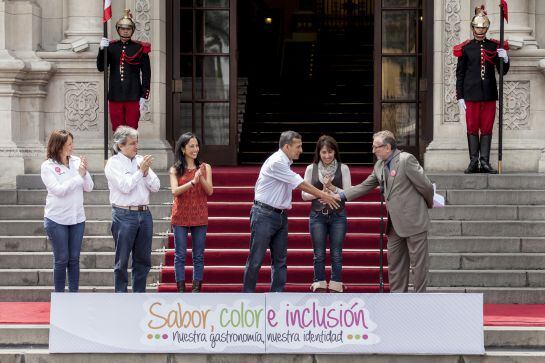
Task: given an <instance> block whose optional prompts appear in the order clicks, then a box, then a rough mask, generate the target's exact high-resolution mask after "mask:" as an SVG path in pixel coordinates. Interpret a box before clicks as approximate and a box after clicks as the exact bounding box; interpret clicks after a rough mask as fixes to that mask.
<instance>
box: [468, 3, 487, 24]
mask: <svg viewBox="0 0 545 363" xmlns="http://www.w3.org/2000/svg"><path fill="white" fill-rule="evenodd" d="M471 27H472V28H487V29H488V28H490V19H488V16H487V13H486V11H485V10H484V5H481V6H477V7H476V8H475V16H474V17H473V19H471Z"/></svg>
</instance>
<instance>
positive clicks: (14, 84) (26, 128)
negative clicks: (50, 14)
mask: <svg viewBox="0 0 545 363" xmlns="http://www.w3.org/2000/svg"><path fill="white" fill-rule="evenodd" d="M41 26H42V24H41V9H40V7H39V6H38V5H37V4H36V3H35V2H34V1H30V0H29V1H25V0H21V1H6V0H4V1H0V129H1V130H2V132H0V169H1V170H2V173H1V174H0V187H1V188H13V187H15V177H16V176H17V175H18V174H22V173H24V172H25V171H27V170H31V169H35V166H36V164H37V163H38V164H39V163H41V161H42V160H43V158H44V144H43V139H44V137H43V134H44V118H45V115H44V100H45V97H46V94H47V84H48V81H49V78H50V77H51V75H52V73H53V71H54V66H53V65H52V64H51V63H49V62H46V61H43V60H42V59H40V58H39V57H37V56H36V53H35V51H36V49H37V48H38V47H39V44H40V42H41Z"/></svg>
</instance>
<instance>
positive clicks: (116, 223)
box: [112, 207, 153, 292]
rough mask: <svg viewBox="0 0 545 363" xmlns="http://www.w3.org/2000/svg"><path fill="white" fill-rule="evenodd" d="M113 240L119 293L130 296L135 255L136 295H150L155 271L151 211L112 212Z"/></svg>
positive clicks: (116, 281)
mask: <svg viewBox="0 0 545 363" xmlns="http://www.w3.org/2000/svg"><path fill="white" fill-rule="evenodd" d="M112 236H113V237H114V242H115V267H114V285H115V292H127V285H128V281H129V278H128V274H127V268H128V265H129V256H130V254H131V253H132V291H133V292H146V279H147V277H148V273H149V270H150V269H151V241H152V238H153V219H152V217H151V213H150V211H149V210H147V211H141V212H139V211H134V210H128V209H122V208H116V207H113V208H112Z"/></svg>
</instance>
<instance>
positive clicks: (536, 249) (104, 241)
mask: <svg viewBox="0 0 545 363" xmlns="http://www.w3.org/2000/svg"><path fill="white" fill-rule="evenodd" d="M207 236H208V237H209V238H210V237H212V236H218V237H219V234H216V233H208V234H207ZM240 238H241V239H244V240H249V239H250V234H249V233H241V234H240ZM167 242H168V241H167V237H166V236H160V235H157V236H154V237H153V243H152V249H153V250H157V249H161V248H164V247H166V246H167ZM428 242H429V250H430V252H436V253H472V252H476V253H509V252H524V253H545V237H529V238H517V237H484V236H481V237H478V236H477V237H474V236H430V237H428ZM113 250H114V241H113V239H112V237H111V236H110V235H106V236H84V237H83V245H82V252H93V251H95V252H109V251H113ZM46 251H51V244H50V243H49V242H48V240H47V238H46V237H45V236H0V252H46Z"/></svg>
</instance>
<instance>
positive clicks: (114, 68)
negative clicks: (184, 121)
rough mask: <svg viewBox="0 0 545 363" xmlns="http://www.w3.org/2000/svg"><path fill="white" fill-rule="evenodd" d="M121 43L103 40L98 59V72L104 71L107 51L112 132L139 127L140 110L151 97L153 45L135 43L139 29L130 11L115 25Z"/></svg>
mask: <svg viewBox="0 0 545 363" xmlns="http://www.w3.org/2000/svg"><path fill="white" fill-rule="evenodd" d="M115 27H116V29H117V34H119V37H120V40H119V41H117V40H109V39H107V38H102V40H101V41H100V50H99V52H98V56H97V69H98V70H99V71H100V72H103V71H104V68H105V67H104V49H107V52H108V66H109V67H110V81H109V90H108V108H109V111H110V120H111V121H112V130H113V131H115V130H116V129H117V128H118V127H119V126H121V125H126V126H130V127H132V128H134V129H137V128H138V120H139V119H140V109H141V108H142V107H143V104H144V102H145V100H146V99H148V98H149V92H150V79H151V67H150V60H149V55H148V54H149V52H150V51H151V44H150V43H146V42H140V41H136V40H132V39H131V37H132V35H133V34H134V30H135V28H136V26H135V24H134V21H133V20H132V19H131V16H130V12H129V10H125V15H124V16H123V17H122V18H121V19H119V20H118V21H117V23H116V25H115Z"/></svg>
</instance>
